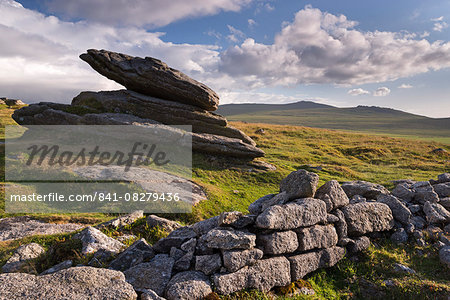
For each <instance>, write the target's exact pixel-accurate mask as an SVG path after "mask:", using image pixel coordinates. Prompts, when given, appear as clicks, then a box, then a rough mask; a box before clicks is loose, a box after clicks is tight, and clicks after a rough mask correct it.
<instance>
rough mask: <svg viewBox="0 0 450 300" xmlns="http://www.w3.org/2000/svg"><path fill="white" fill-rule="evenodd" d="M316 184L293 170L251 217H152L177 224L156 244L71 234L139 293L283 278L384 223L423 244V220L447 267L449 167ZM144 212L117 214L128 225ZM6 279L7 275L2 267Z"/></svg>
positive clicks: (232, 288) (350, 250) (322, 264)
mask: <svg viewBox="0 0 450 300" xmlns="http://www.w3.org/2000/svg"><path fill="white" fill-rule="evenodd" d="M318 182H319V176H318V175H317V174H315V173H311V172H308V171H306V170H298V171H295V172H292V173H291V174H289V175H288V176H287V177H286V178H285V179H284V180H282V182H281V184H280V192H279V193H278V194H271V195H266V196H264V197H262V198H260V199H258V200H256V201H255V202H253V203H252V204H251V205H250V206H249V208H248V210H249V213H250V214H248V215H244V214H242V213H240V212H236V211H235V212H224V213H222V214H221V215H219V216H216V217H213V218H210V219H207V220H204V221H201V222H198V223H195V224H193V225H190V226H184V227H182V226H181V225H179V224H178V223H176V222H174V221H169V220H166V219H163V218H160V217H157V216H154V215H150V216H148V217H147V223H148V224H149V225H150V226H155V225H157V226H160V227H162V228H166V229H167V230H169V231H171V233H170V234H169V235H168V236H167V237H166V238H163V239H161V240H159V241H158V242H156V243H155V244H154V245H153V246H152V245H149V244H148V243H147V242H146V241H145V240H144V239H140V240H138V241H136V242H135V243H134V244H133V245H131V246H130V247H128V248H126V249H125V247H126V246H125V245H124V244H122V243H119V242H118V241H117V240H114V239H112V238H110V237H108V236H106V235H104V234H103V233H102V232H101V231H99V230H97V229H95V228H92V227H89V228H86V229H85V230H83V231H82V232H80V233H78V234H77V235H75V236H74V238H77V239H80V240H81V241H82V243H83V253H84V254H86V253H95V254H94V257H93V259H92V260H91V262H90V263H89V264H90V265H91V266H93V265H94V266H95V265H99V266H105V265H106V266H108V267H109V268H110V269H113V270H116V271H121V272H123V274H124V275H125V280H126V282H128V283H129V284H131V286H132V287H133V288H134V290H135V291H136V292H137V293H138V294H141V299H160V300H161V299H170V300H172V299H202V298H204V297H206V296H207V295H209V294H210V293H212V292H216V293H219V294H230V293H233V292H236V291H239V290H242V289H258V290H261V291H268V290H270V289H271V288H273V287H276V286H286V285H288V284H290V283H291V282H294V281H296V280H298V279H301V278H303V277H304V276H305V275H307V274H309V273H311V272H313V271H315V270H317V269H319V268H326V267H331V266H333V265H335V264H336V263H337V262H338V261H339V260H340V259H342V258H343V257H344V256H345V255H353V254H355V253H356V252H359V251H362V250H364V249H367V248H368V247H369V246H370V238H371V237H372V236H379V235H380V232H383V231H384V232H386V233H388V234H391V238H393V239H394V240H395V236H396V235H399V234H398V232H400V231H405V232H407V233H411V241H413V239H412V238H413V237H414V238H415V239H417V241H415V242H417V243H419V244H420V237H419V236H420V235H421V234H422V228H424V230H425V231H428V232H430V233H433V234H435V235H436V238H437V239H440V241H439V242H437V243H436V244H437V246H438V247H440V248H441V249H440V257H441V261H442V263H443V264H444V265H447V266H448V267H449V268H450V238H449V234H450V225H449V224H450V212H448V209H449V203H450V198H449V196H450V174H448V173H445V174H442V175H439V177H438V180H430V181H426V182H412V181H405V180H401V181H396V182H395V183H396V184H397V186H396V188H395V189H394V190H393V191H392V192H389V191H388V190H387V189H386V188H384V187H383V186H381V185H377V184H373V183H369V182H364V181H352V182H345V183H343V184H342V185H341V184H339V183H338V182H337V181H335V180H332V181H328V182H326V183H325V184H323V185H322V186H321V187H319V188H318ZM141 215H142V212H138V213H137V214H135V215H133V216H134V217H132V216H131V215H130V216H125V217H121V218H120V220H122V221H121V222H123V221H124V220H125V221H126V222H125V223H126V224H129V223H130V222H132V221H133V220H135V219H136V218H137V217H139V216H141ZM118 220H119V219H118ZM115 222H116V223H117V221H115ZM113 223H114V222H113ZM119 223H120V222H119ZM111 224H112V223H111ZM105 226H107V225H106V224H105ZM406 240H408V235H406ZM422 241H423V240H422ZM423 243H425V242H424V241H423ZM422 246H423V245H422ZM105 256H106V258H105ZM111 258H113V260H112V261H111ZM56 267H57V266H55V268H56ZM83 268H87V267H83ZM76 269H77V268H70V269H69V270H68V271H64V272H70V270H74V271H75V270H76ZM83 270H84V269H83ZM85 270H88V269H85ZM49 272H50V271H49ZM49 272H47V273H44V274H48V273H49ZM57 273H58V272H57ZM45 276H48V275H45ZM2 280H3V281H8V280H9V277H8V275H7V274H3V275H0V282H2ZM3 293H7V295H10V294H8V293H12V292H11V289H7V290H6V291H5V292H3ZM1 295H2V292H1V291H0V297H1ZM163 297H165V298H163Z"/></svg>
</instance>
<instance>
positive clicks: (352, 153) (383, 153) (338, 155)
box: [0, 107, 450, 299]
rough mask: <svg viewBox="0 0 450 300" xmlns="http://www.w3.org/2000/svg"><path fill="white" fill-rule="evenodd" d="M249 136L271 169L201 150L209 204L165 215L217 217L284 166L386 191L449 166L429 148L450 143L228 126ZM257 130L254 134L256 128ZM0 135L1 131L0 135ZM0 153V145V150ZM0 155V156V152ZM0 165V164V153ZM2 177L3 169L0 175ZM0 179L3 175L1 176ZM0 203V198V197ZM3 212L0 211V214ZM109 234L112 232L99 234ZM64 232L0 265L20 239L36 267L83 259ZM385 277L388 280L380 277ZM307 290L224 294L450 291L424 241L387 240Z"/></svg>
mask: <svg viewBox="0 0 450 300" xmlns="http://www.w3.org/2000/svg"><path fill="white" fill-rule="evenodd" d="M12 111H13V110H12V109H8V108H6V107H3V108H1V109H0V115H1V119H0V121H1V124H2V125H5V124H11V123H13V121H12V120H11V119H10V117H9V115H10V114H11V113H12ZM232 125H233V126H236V127H238V128H240V129H242V130H243V131H245V132H246V133H248V134H249V135H250V136H251V137H252V138H254V139H255V140H256V142H257V143H258V146H259V147H261V148H262V149H263V150H264V151H265V152H266V157H265V158H264V161H266V162H269V163H271V164H273V165H275V166H276V167H277V170H276V171H271V172H266V173H258V172H247V171H242V170H233V169H228V168H223V167H220V166H215V165H211V164H209V163H207V162H206V161H205V158H204V157H203V156H202V155H199V154H196V155H194V157H193V172H192V175H193V180H194V181H195V182H197V183H198V184H200V185H202V186H203V187H204V189H205V191H206V192H207V194H208V199H209V200H208V201H204V202H202V203H200V204H199V205H197V206H196V207H194V209H193V213H192V214H185V215H167V216H166V217H169V218H171V219H175V220H178V221H181V222H183V223H185V224H189V223H192V222H195V221H198V220H201V219H205V218H208V217H210V216H214V215H217V214H219V213H220V212H222V211H230V210H239V211H243V212H246V210H247V206H248V205H249V204H250V203H251V202H253V201H254V200H256V199H257V198H258V197H260V196H263V195H266V194H268V193H274V192H277V190H278V185H279V182H280V181H281V179H283V178H284V177H285V176H286V175H287V174H289V173H290V172H291V171H293V170H296V169H300V168H304V169H308V170H310V171H313V172H316V173H317V174H319V176H320V184H322V183H324V182H325V181H327V180H330V179H336V180H338V181H341V182H342V181H346V180H367V181H372V182H376V183H380V184H383V185H385V186H387V187H388V188H392V187H393V184H392V182H391V180H395V179H402V178H411V179H414V180H427V179H430V178H435V177H436V176H437V175H438V174H440V173H443V172H445V171H449V170H450V156H449V155H448V153H443V154H442V153H441V154H439V153H432V152H431V151H432V150H434V149H436V148H443V149H446V150H447V151H450V145H448V144H444V143H439V142H429V141H421V140H412V139H400V138H392V137H386V136H378V135H367V134H357V133H349V132H340V131H334V130H326V129H316V128H308V127H299V126H289V125H269V124H248V123H241V122H235V123H232ZM261 128H262V129H264V131H265V133H264V134H255V131H256V130H257V129H261ZM2 133H3V132H2ZM2 152H3V150H2ZM0 157H1V156H0ZM1 159H2V163H3V161H4V160H3V158H1ZM2 176H4V174H2ZM1 181H2V182H3V181H4V177H2V178H1ZM2 202H4V199H3V197H2ZM5 216H8V214H6V213H4V212H0V217H5ZM35 217H37V218H41V219H45V220H47V221H50V222H67V221H72V222H80V223H86V224H93V223H98V222H101V221H103V220H105V219H108V218H112V216H110V215H103V214H67V215H36V216H35ZM127 230H128V231H129V232H131V233H133V234H135V235H137V236H139V237H145V238H147V239H148V240H149V241H151V242H152V241H155V240H157V239H158V238H160V237H161V236H164V233H162V232H160V231H159V230H157V229H156V230H155V229H151V228H147V227H146V226H145V222H144V220H140V221H138V222H136V224H135V225H133V226H130V227H129V228H127ZM105 233H107V234H108V235H111V236H114V235H118V234H121V233H120V232H116V231H114V230H113V231H108V232H105ZM70 237H71V234H65V235H57V236H35V237H27V238H24V239H21V240H15V241H9V242H0V266H1V265H2V264H3V263H4V262H5V261H6V260H7V259H8V257H10V255H11V254H12V252H13V250H14V249H15V248H17V247H18V246H19V245H21V244H25V243H29V242H31V241H34V242H38V243H40V244H41V245H43V246H44V247H45V248H47V249H50V250H51V251H49V253H50V254H48V255H45V256H44V257H42V258H40V259H39V260H37V261H35V262H34V263H33V264H31V265H30V268H31V269H32V270H36V272H38V271H41V270H44V269H45V268H47V267H49V266H51V265H53V264H56V263H58V262H61V261H63V260H65V259H68V258H71V259H74V260H75V262H76V263H85V262H86V261H88V259H89V257H83V256H81V255H80V254H79V253H80V251H79V250H80V245H79V244H77V243H75V242H73V241H71V240H70ZM396 262H397V263H402V264H404V265H407V266H409V267H411V268H413V269H414V270H416V274H413V275H409V274H399V273H395V272H394V271H393V269H392V264H393V263H396ZM386 280H390V281H386ZM296 284H297V285H304V286H309V287H312V288H313V289H314V290H315V292H316V295H315V296H292V295H291V292H292V291H294V290H295V288H294V287H293V286H291V287H287V288H285V289H278V290H277V291H276V294H273V293H258V292H255V291H244V292H240V293H236V294H234V295H231V296H227V297H222V298H223V299H273V298H274V297H279V299H348V298H358V299H361V298H369V299H370V298H383V297H384V298H386V297H387V298H388V299H447V298H446V297H447V295H448V294H450V274H449V273H448V272H447V271H446V270H445V269H444V268H443V267H442V265H441V264H440V263H439V259H438V255H437V251H436V249H435V248H434V247H433V246H432V242H431V241H430V242H429V243H428V244H427V246H424V247H418V246H416V245H414V244H408V245H406V246H396V245H392V244H391V243H390V242H388V241H387V240H386V239H380V240H373V246H372V247H371V248H370V249H368V250H367V251H365V252H364V253H362V254H360V255H359V257H358V261H354V260H349V259H344V260H342V261H341V262H340V263H338V265H337V266H335V267H333V268H330V269H327V270H318V271H316V272H313V273H312V274H310V275H308V276H306V278H305V281H300V282H297V283H296ZM212 299H214V298H212Z"/></svg>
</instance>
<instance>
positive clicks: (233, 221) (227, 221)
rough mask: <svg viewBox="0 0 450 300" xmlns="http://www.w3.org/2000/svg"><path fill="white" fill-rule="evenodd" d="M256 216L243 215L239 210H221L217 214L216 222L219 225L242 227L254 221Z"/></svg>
mask: <svg viewBox="0 0 450 300" xmlns="http://www.w3.org/2000/svg"><path fill="white" fill-rule="evenodd" d="M255 218H256V216H254V215H244V214H243V213H241V212H240V211H232V212H223V213H221V214H220V215H219V220H218V224H219V226H221V227H233V228H237V229H240V228H244V227H247V226H250V225H252V224H253V223H254V222H255Z"/></svg>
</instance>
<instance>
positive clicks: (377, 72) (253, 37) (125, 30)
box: [0, 0, 450, 117]
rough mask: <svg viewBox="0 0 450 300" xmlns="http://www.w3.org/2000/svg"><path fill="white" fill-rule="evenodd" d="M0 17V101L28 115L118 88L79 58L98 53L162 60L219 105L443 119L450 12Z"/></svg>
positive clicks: (4, 4)
mask: <svg viewBox="0 0 450 300" xmlns="http://www.w3.org/2000/svg"><path fill="white" fill-rule="evenodd" d="M124 3H125V4H124ZM0 15H1V16H2V18H0V44H1V45H2V47H0V96H6V97H10V98H22V99H23V100H24V101H26V102H29V103H30V102H36V101H56V102H66V103H68V102H70V100H71V99H72V98H73V97H74V96H76V95H77V94H78V93H79V92H81V91H84V90H107V89H119V88H121V86H119V85H118V84H116V83H114V82H112V81H109V80H107V79H105V78H102V76H100V75H98V74H96V73H95V71H93V70H91V69H90V67H89V66H88V65H87V64H86V63H84V62H82V61H81V60H80V59H79V58H78V55H79V54H80V53H82V52H84V51H85V50H86V49H88V48H101V49H108V50H113V51H118V52H123V53H127V54H131V55H137V56H153V57H157V58H160V59H162V60H164V61H166V62H167V63H168V64H169V65H170V66H172V67H175V68H178V69H180V70H181V71H183V72H185V73H187V74H189V75H190V76H192V77H194V78H195V79H197V80H199V81H202V82H205V83H206V84H208V85H209V86H211V87H212V88H213V89H215V90H216V91H217V92H218V93H219V95H220V97H221V103H222V104H225V103H232V102H234V103H242V102H256V103H287V102H294V101H299V100H313V101H317V102H321V103H326V104H331V105H336V106H340V107H347V106H356V105H377V106H385V107H392V108H397V109H401V110H405V111H408V112H412V113H416V114H421V115H426V116H431V117H450V85H449V84H448V83H449V82H450V80H449V79H450V27H449V24H450V1H418V0H400V1H399V0H396V1H392V0H391V1H384V0H383V1H361V0H340V1H335V0H328V1H325V0H313V1H290V0H283V1H281V0H280V1H275V0H273V1H265V0H209V1H206V0H191V1H185V0H184V1H182V0H172V1H163V0H131V1H122V0H109V1H105V0H77V1H75V0H74V1H71V0H45V1H18V2H15V1H13V0H0Z"/></svg>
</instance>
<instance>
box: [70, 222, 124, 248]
mask: <svg viewBox="0 0 450 300" xmlns="http://www.w3.org/2000/svg"><path fill="white" fill-rule="evenodd" d="M72 238H73V239H78V240H80V241H81V242H82V245H83V247H82V250H81V253H83V254H88V253H94V252H96V251H98V250H100V249H104V250H108V251H109V252H111V253H119V252H120V251H121V250H122V249H124V248H125V247H126V246H125V245H124V244H122V243H121V242H119V241H118V240H115V239H113V238H110V237H109V236H107V235H106V234H104V233H103V232H101V231H100V230H98V229H96V228H94V227H91V226H89V227H87V228H85V229H83V230H82V231H81V232H79V233H77V234H76V235H74V236H73V237H72Z"/></svg>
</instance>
